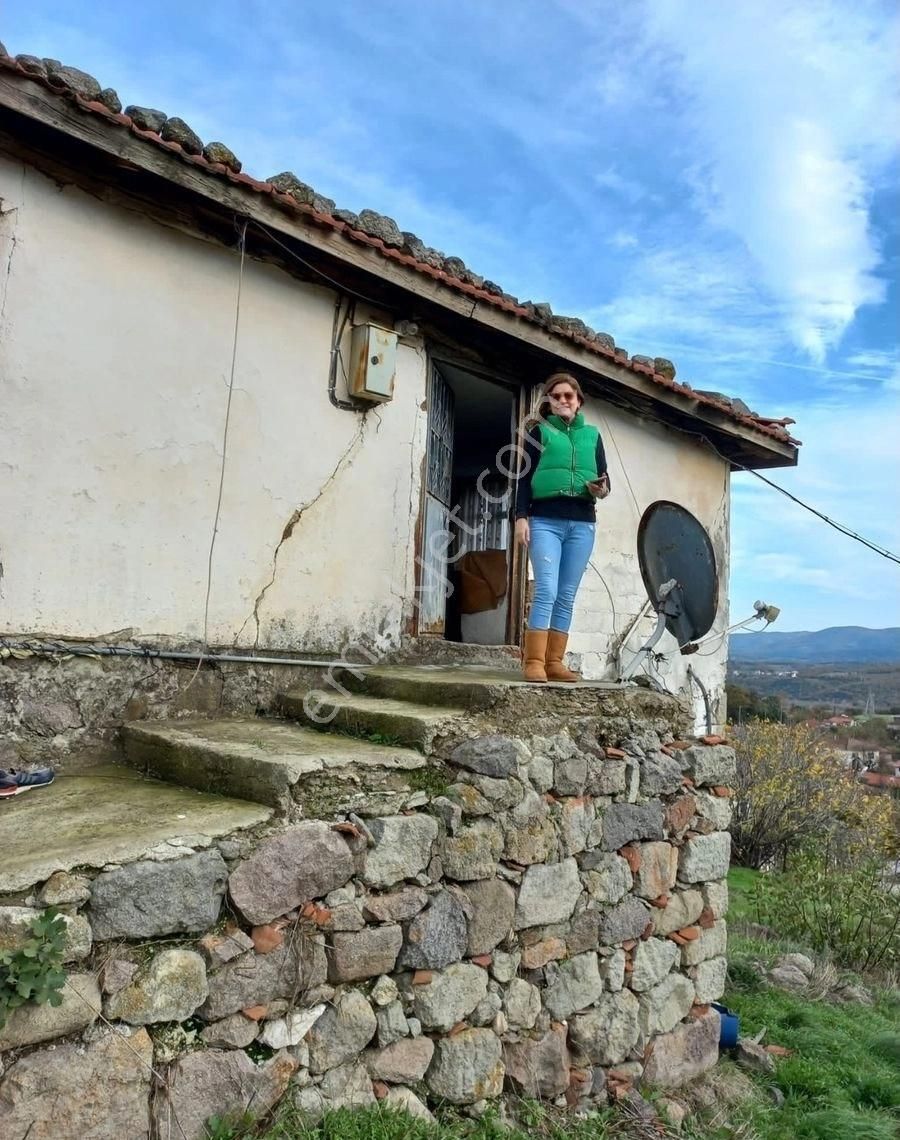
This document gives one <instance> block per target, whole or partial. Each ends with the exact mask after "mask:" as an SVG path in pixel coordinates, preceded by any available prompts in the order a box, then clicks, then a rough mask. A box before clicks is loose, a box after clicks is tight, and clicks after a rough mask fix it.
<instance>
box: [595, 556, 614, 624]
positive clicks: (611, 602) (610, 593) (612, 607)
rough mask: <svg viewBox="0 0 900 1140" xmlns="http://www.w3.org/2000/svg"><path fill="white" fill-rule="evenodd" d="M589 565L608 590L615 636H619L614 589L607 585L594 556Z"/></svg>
mask: <svg viewBox="0 0 900 1140" xmlns="http://www.w3.org/2000/svg"><path fill="white" fill-rule="evenodd" d="M588 566H590V568H591V569H592V570H593V571H594V573H595V574H596V575H597V577H598V578H599V579H600V581H601V582H602V583H603V589H604V590H606V594H607V597H608V598H609V606H610V609H611V610H612V627H613V637H618V636H619V634H618V631H617V630H616V603H615V599H614V598H613V595H612V590H611V589H610V588H609V586H608V585H607V582H606V579H605V578H604V577H603V575H602V574H601V573H600V571H599V570H598V569H597V567H596V565H595V563H594V560H593V558H589V559H588Z"/></svg>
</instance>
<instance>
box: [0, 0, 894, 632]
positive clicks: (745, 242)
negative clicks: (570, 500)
mask: <svg viewBox="0 0 900 1140" xmlns="http://www.w3.org/2000/svg"><path fill="white" fill-rule="evenodd" d="M16 7H17V8H18V10H16ZM16 7H13V6H12V5H5V6H4V10H3V12H2V15H0V38H2V40H3V41H4V43H5V44H6V46H7V48H8V49H9V50H10V51H12V52H29V53H32V54H35V55H41V56H53V57H55V58H59V59H62V60H63V62H65V63H70V64H74V65H75V66H79V67H82V68H84V69H85V70H87V71H90V72H91V73H92V74H94V75H95V76H96V77H97V78H98V79H99V80H100V81H101V82H102V83H103V84H105V85H109V86H112V87H115V88H116V89H117V90H118V91H119V94H120V96H121V97H122V99H123V101H124V102H126V103H140V104H144V105H149V106H154V107H159V108H161V109H162V110H164V111H166V112H167V113H169V114H178V115H181V116H182V117H183V118H185V119H187V121H188V122H189V123H190V124H191V125H192V126H193V127H194V128H195V129H196V130H197V131H198V133H199V134H200V135H201V136H202V137H203V138H204V139H207V140H209V139H213V138H220V139H222V140H223V141H225V142H227V143H228V144H229V145H230V146H232V148H233V149H234V150H235V151H236V152H237V154H238V155H239V156H240V157H241V158H242V160H243V161H244V164H245V168H246V169H247V170H248V171H249V172H250V173H253V174H255V175H257V176H259V177H267V176H269V175H272V174H275V173H277V172H279V171H281V170H285V169H290V170H293V171H295V172H296V173H297V174H298V175H299V176H300V177H301V178H303V179H304V180H305V181H307V182H309V183H311V184H312V185H314V186H315V187H316V189H318V190H319V191H321V192H322V193H324V194H326V195H328V196H330V197H332V198H334V199H336V200H337V202H338V204H339V205H341V206H345V207H347V208H349V209H355V210H359V209H362V208H364V207H366V206H368V207H371V208H373V209H376V210H379V211H380V212H382V213H386V214H390V215H391V216H392V217H394V218H396V219H397V221H398V222H399V224H400V226H401V228H403V229H411V230H414V231H415V232H416V233H418V234H419V235H420V236H421V237H422V238H423V239H424V240H425V241H426V242H427V243H428V244H430V245H434V246H437V247H438V248H440V249H442V250H444V251H445V252H446V253H448V254H449V253H452V254H456V255H457V256H460V257H462V258H463V259H464V260H465V261H466V263H467V264H469V265H470V266H471V267H472V268H473V269H475V270H476V271H477V272H479V273H481V274H483V275H484V276H486V277H490V278H492V279H493V280H495V281H498V282H500V283H501V284H502V285H503V287H504V288H506V289H508V290H509V291H510V292H512V293H514V294H516V295H517V296H519V297H521V298H523V299H524V298H531V299H532V300H535V301H541V300H549V301H550V302H551V304H552V305H553V308H554V310H555V311H556V312H562V313H566V314H570V315H580V316H582V317H584V318H585V319H586V320H587V321H588V322H589V323H590V324H591V325H592V326H593V327H595V328H597V329H602V330H605V331H608V332H610V333H612V334H613V336H615V338H616V340H617V342H618V343H620V344H622V345H624V346H625V347H626V348H627V349H628V350H629V351H630V352H641V353H646V354H649V355H651V356H653V355H662V356H667V357H670V358H671V359H673V360H674V361H675V362H676V364H677V366H678V375H679V378H680V379H683V380H686V381H687V382H688V383H691V384H693V385H694V386H695V387H698V388H712V389H717V390H719V391H724V392H728V393H730V394H735V395H740V396H742V397H743V399H745V400H746V401H747V403H749V404H750V405H751V407H753V408H754V409H755V410H757V411H760V412H762V413H763V414H768V415H791V416H793V417H794V418H795V419H796V420H797V425H796V427H795V428H794V429H793V430H794V432H795V434H796V435H797V436H798V437H799V438H800V439H802V440H803V441H804V447H803V449H802V453H801V461H800V466H799V468H798V469H797V470H796V471H784V472H777V473H776V475H775V477H776V479H778V480H779V481H780V482H782V483H783V484H784V485H785V486H786V487H789V488H790V489H791V490H792V491H793V492H794V493H795V494H798V495H800V496H801V497H802V498H805V499H807V500H808V501H811V502H813V503H814V504H816V505H817V506H819V507H820V509H822V510H824V511H825V512H826V513H827V514H830V515H831V516H832V517H834V518H836V519H839V520H841V521H843V522H845V523H847V524H849V525H851V526H852V527H853V528H854V529H856V530H858V531H860V532H861V533H863V534H865V535H867V536H868V537H870V538H872V539H873V540H875V541H876V542H878V543H880V544H882V545H884V546H887V547H888V548H889V549H892V550H894V551H895V552H897V551H900V490H898V488H900V446H898V435H900V355H898V345H900V327H898V312H900V281H898V265H900V189H898V170H900V94H898V70H897V64H896V62H895V61H896V60H898V59H900V14H898V9H897V7H896V4H895V3H893V0H882V2H873V0H854V2H853V3H852V4H851V3H850V2H849V0H734V2H733V3H728V4H723V3H721V2H720V0H631V2H630V3H628V4H621V3H616V2H613V0H602V2H601V0H598V2H592V0H452V2H450V0H427V2H426V3H414V2H413V0H369V2H368V3H363V2H361V0H344V2H343V3H342V4H340V5H322V4H315V3H311V2H309V0H307V2H306V3H303V2H302V0H301V2H300V3H297V4H274V3H271V2H266V3H263V2H260V0H239V2H238V0H223V2H221V3H219V4H217V5H216V6H215V7H214V8H208V7H207V6H205V5H199V4H192V3H190V2H188V3H185V2H184V0H182V2H181V3H178V4H176V3H172V2H171V0H162V2H158V3H156V4H154V5H145V6H134V5H132V6H124V7H123V6H122V5H121V3H117V4H115V5H113V4H110V3H106V2H103V0H97V2H95V3H93V4H90V5H85V4H82V3H77V4H76V3H63V2H61V0H31V2H30V3H29V4H28V5H27V6H26V5H24V4H23V5H18V6H16ZM26 8H27V10H26ZM733 502H734V509H733V550H734V566H733V573H732V585H731V599H732V613H733V614H734V616H735V617H738V616H742V615H743V614H745V613H749V612H750V611H751V605H752V602H753V601H754V599H755V598H757V597H763V598H764V599H765V600H767V601H770V602H774V603H777V604H778V605H780V606H781V607H782V617H781V619H780V620H779V626H778V628H782V629H817V628H821V627H823V626H828V625H846V624H859V625H868V626H886V625H900V589H898V586H900V568H898V567H897V566H896V565H894V564H892V563H890V562H888V561H886V560H885V559H882V558H879V557H878V556H877V555H875V554H872V553H871V552H869V551H867V550H865V549H864V548H863V547H861V546H860V545H859V544H857V543H855V542H852V541H851V540H849V539H846V538H844V537H841V536H840V535H838V534H836V533H835V532H833V531H831V530H829V529H828V528H827V527H825V526H824V525H823V524H822V523H820V522H818V521H817V520H815V519H814V518H812V516H810V515H807V514H806V513H805V512H803V511H801V510H800V509H799V508H797V507H795V506H794V505H792V504H791V503H789V502H788V501H787V500H786V499H783V498H782V497H781V496H779V495H777V494H776V493H775V492H773V491H771V490H769V489H768V488H766V487H764V486H763V485H762V484H760V483H758V481H757V480H755V479H753V478H752V476H747V475H744V476H737V477H736V478H735V480H734V500H733Z"/></svg>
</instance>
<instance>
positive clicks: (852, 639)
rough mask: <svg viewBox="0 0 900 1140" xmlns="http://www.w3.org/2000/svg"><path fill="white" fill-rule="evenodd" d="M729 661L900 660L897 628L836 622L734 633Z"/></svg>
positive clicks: (899, 634) (822, 661)
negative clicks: (808, 628) (805, 629)
mask: <svg viewBox="0 0 900 1140" xmlns="http://www.w3.org/2000/svg"><path fill="white" fill-rule="evenodd" d="M728 656H729V661H730V662H731V664H732V665H737V664H739V663H748V662H756V661H771V662H784V663H785V664H790V665H801V664H803V665H807V664H822V665H825V664H828V665H830V664H838V663H843V662H854V663H856V664H863V663H868V664H874V663H878V664H881V663H884V664H892V663H894V662H900V629H865V628H863V627H862V626H859V625H839V626H833V627H832V628H831V629H819V630H815V631H814V632H812V633H774V632H769V631H768V630H767V631H765V632H762V633H736V634H734V635H733V636H732V638H731V641H730V649H729V655H728Z"/></svg>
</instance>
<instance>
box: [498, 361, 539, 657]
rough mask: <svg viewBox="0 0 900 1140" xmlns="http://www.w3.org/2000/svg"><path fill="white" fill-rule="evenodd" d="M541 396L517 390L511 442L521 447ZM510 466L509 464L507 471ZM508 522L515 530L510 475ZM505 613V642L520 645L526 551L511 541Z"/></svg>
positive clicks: (513, 488)
mask: <svg viewBox="0 0 900 1140" xmlns="http://www.w3.org/2000/svg"><path fill="white" fill-rule="evenodd" d="M540 394H541V385H540V384H535V385H533V386H532V387H530V388H521V389H520V390H519V394H518V399H517V400H516V403H515V408H514V409H513V424H512V432H513V438H514V440H515V443H516V444H517V445H519V446H521V443H522V439H523V437H524V435H525V424H526V422H527V421H528V419H529V418H530V417H531V416H533V415H535V414H536V412H537V408H538V402H539V399H540ZM512 467H513V464H512V463H511V464H510V468H512ZM509 481H510V498H511V505H510V520H511V526H512V527H515V516H516V506H515V495H516V479H515V475H514V474H512V472H511V473H510V476H509ZM509 597H510V605H509V614H508V621H507V627H506V640H507V643H508V644H509V645H521V644H522V630H523V629H524V626H525V615H526V611H527V605H528V551H527V550H525V549H524V548H523V547H521V546H519V544H518V543H517V542H516V541H515V537H513V540H512V555H511V558H510V568H509Z"/></svg>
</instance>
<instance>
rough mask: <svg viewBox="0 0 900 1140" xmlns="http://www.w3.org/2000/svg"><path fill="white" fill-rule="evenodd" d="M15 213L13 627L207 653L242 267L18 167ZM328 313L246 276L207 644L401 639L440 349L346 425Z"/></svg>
mask: <svg viewBox="0 0 900 1140" xmlns="http://www.w3.org/2000/svg"><path fill="white" fill-rule="evenodd" d="M0 209H2V211H3V214H2V217H0V270H2V273H0V399H2V412H0V415H2V420H0V476H2V478H0V563H2V565H3V577H2V580H0V629H5V630H8V631H15V632H18V633H36V632H42V631H43V632H47V633H53V634H62V635H74V636H83V637H91V636H97V635H102V634H107V633H109V632H111V631H117V630H122V629H123V628H126V627H128V628H132V629H134V630H135V631H136V633H139V634H140V635H143V636H157V637H158V636H169V637H173V638H176V639H188V638H198V637H200V636H201V635H202V632H203V615H204V603H205V595H206V585H207V557H208V552H209V545H210V538H211V534H212V530H213V519H214V512H215V506H216V498H217V494H218V485H219V471H220V460H221V454H222V439H223V428H224V417H225V406H226V397H227V380H228V375H229V370H230V364H231V352H232V330H233V324H234V318H235V300H236V295H237V285H238V268H239V257H238V255H237V254H236V252H233V251H228V250H225V249H222V248H220V247H218V246H216V245H213V244H211V243H206V242H203V241H201V240H197V239H194V238H192V237H190V236H189V235H186V234H183V233H181V232H179V231H175V230H169V229H166V228H164V227H161V226H159V225H156V224H153V223H151V222H149V221H147V220H146V219H145V218H144V217H143V216H142V215H141V214H140V213H138V212H132V211H130V210H127V209H124V208H120V207H117V206H113V205H110V204H108V203H101V202H98V201H96V200H94V199H93V198H91V197H89V196H88V195H86V194H83V193H82V192H80V191H78V190H76V189H73V188H71V187H66V188H63V189H60V188H59V187H58V186H56V185H55V184H54V183H52V182H51V181H49V180H48V179H46V178H44V177H43V176H42V175H40V174H39V173H37V172H35V171H34V170H32V169H27V170H26V169H24V168H23V167H22V166H21V165H18V164H14V163H11V162H9V161H6V160H3V159H0ZM333 304H334V296H333V294H332V293H331V292H329V291H328V290H326V289H318V288H314V287H310V286H306V285H303V284H302V283H300V282H297V281H295V280H293V279H292V278H291V277H290V276H288V275H287V274H285V273H283V272H281V271H279V270H277V269H275V268H273V267H270V266H266V265H263V264H260V263H256V262H253V261H251V260H249V259H248V260H247V261H246V262H245V270H244V282H243V294H242V303H241V312H240V326H239V339H238V351H237V367H236V374H235V387H234V396H233V404H232V412H231V423H230V432H229V438H228V450H227V462H226V468H225V482H224V490H223V500H222V510H221V516H220V519H219V526H218V535H217V540H216V546H215V551H214V557H213V574H212V589H211V592H210V603H209V628H208V636H209V641H210V643H211V644H229V643H232V642H234V643H236V644H241V645H252V644H254V643H255V642H256V641H257V640H258V642H259V644H260V645H265V646H284V647H288V646H302V647H303V648H305V649H308V650H312V649H315V648H321V649H323V650H328V651H334V650H339V649H340V647H341V645H342V644H343V643H344V642H345V641H346V640H347V639H348V637H349V636H350V635H351V634H353V635H356V636H362V637H363V638H368V639H371V640H374V641H377V642H379V643H396V642H397V640H398V638H399V634H400V631H401V628H402V622H403V610H404V599H408V598H410V597H411V594H412V580H413V579H412V574H413V565H412V559H413V551H412V547H413V542H412V525H413V516H414V510H411V508H410V504H411V503H417V502H418V478H419V464H418V457H419V456H420V455H421V452H422V448H423V446H424V419H425V416H424V413H422V412H421V410H420V404H421V402H422V400H423V397H424V391H425V362H424V355H423V354H422V353H421V351H417V350H416V349H414V348H410V347H404V346H400V348H399V350H398V353H399V355H398V369H397V383H396V396H395V399H394V400H393V401H392V402H391V403H390V404H388V405H386V406H384V407H381V408H379V409H378V411H377V412H370V413H369V414H368V415H367V416H366V417H365V420H364V421H362V420H361V418H360V417H359V416H358V415H356V414H354V413H351V412H345V411H339V410H337V409H335V408H334V407H332V405H331V404H330V403H329V401H328V396H327V390H326V384H327V374H328V363H329V354H330V340H331V329H332V315H333ZM342 457H344V458H343V462H342V463H341V459H342ZM336 468H337V469H338V470H337V474H336V475H335V476H334V478H333V479H331V481H330V482H329V483H328V485H327V487H326V489H325V491H324V493H323V494H322V495H321V497H320V498H317V496H318V495H319V492H320V490H321V488H322V486H323V484H325V483H326V481H327V480H329V477H330V476H332V475H333V474H334V472H335V470H336ZM313 500H315V501H314V502H313ZM308 503H312V505H311V506H309V507H308V509H307V510H305V511H304V513H303V516H302V518H301V520H300V522H299V523H298V524H297V526H296V528H295V530H294V533H293V535H292V537H291V538H290V539H288V540H286V541H285V542H284V544H283V545H282V547H281V550H280V553H279V558H278V565H277V574H276V576H275V580H274V583H273V584H272V585H271V587H270V588H269V589H268V591H267V592H266V594H265V597H264V599H263V601H262V603H261V604H260V606H259V618H260V622H259V629H258V630H257V624H256V621H255V619H254V618H253V609H254V601H255V599H256V598H257V597H258V596H259V594H260V592H261V591H262V590H263V588H264V587H265V586H266V584H267V583H269V582H270V580H271V579H272V575H273V556H274V552H275V549H276V547H277V545H278V543H279V540H280V539H281V536H282V532H283V530H284V527H285V524H286V522H287V521H288V519H289V518H290V517H291V515H292V513H293V512H294V511H295V510H296V509H298V508H300V507H302V506H303V505H304V504H308Z"/></svg>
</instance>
